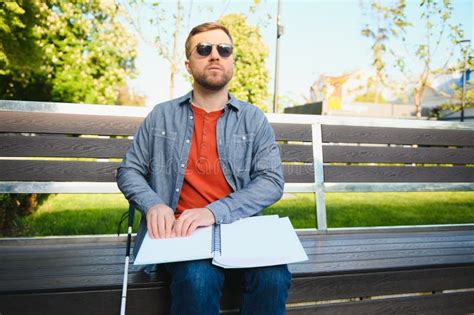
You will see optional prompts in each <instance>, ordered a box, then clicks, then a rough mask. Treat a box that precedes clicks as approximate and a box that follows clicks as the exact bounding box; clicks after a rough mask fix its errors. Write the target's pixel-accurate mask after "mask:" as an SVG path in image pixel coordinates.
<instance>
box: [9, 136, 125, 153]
mask: <svg viewBox="0 0 474 315" xmlns="http://www.w3.org/2000/svg"><path fill="white" fill-rule="evenodd" d="M131 142H132V141H131V140H129V139H97V138H81V137H60V136H46V137H45V136H43V137H42V136H34V137H31V136H9V137H0V156H5V157H71V158H122V157H123V156H124V154H125V152H126V151H127V149H128V147H129V146H130V143H131Z"/></svg>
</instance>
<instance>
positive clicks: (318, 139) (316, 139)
mask: <svg viewBox="0 0 474 315" xmlns="http://www.w3.org/2000/svg"><path fill="white" fill-rule="evenodd" d="M311 131H312V134H313V139H312V140H313V167H314V185H315V187H314V191H315V193H316V218H317V222H318V224H317V228H318V230H322V231H325V230H327V228H328V225H327V219H326V197H325V189H324V169H323V168H324V164H323V137H322V129H321V124H320V123H315V124H312V125H311Z"/></svg>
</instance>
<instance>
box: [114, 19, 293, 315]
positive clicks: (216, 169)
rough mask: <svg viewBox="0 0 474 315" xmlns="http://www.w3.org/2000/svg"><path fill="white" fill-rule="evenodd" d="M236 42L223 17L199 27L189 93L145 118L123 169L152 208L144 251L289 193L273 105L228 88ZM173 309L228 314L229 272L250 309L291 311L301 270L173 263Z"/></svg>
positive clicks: (129, 187) (123, 178)
mask: <svg viewBox="0 0 474 315" xmlns="http://www.w3.org/2000/svg"><path fill="white" fill-rule="evenodd" d="M232 45H233V42H232V37H231V35H230V33H229V31H228V30H227V29H226V28H225V27H223V26H221V25H220V24H217V23H204V24H201V25H198V26H196V27H195V28H193V29H192V30H191V32H190V34H189V36H188V38H187V40H186V45H185V47H186V57H187V60H186V61H185V66H186V69H187V71H188V72H189V74H190V75H191V76H192V77H193V79H194V83H193V90H192V92H190V93H188V94H187V95H185V96H183V97H181V98H178V99H174V100H171V101H169V102H165V103H163V104H159V105H157V106H156V107H155V108H154V109H153V111H152V112H151V113H150V114H149V115H148V116H147V117H146V118H145V120H144V122H143V124H142V125H141V126H140V128H139V130H138V132H137V134H136V135H135V137H134V141H133V143H132V145H131V146H130V148H129V151H128V152H127V154H126V155H125V158H124V160H123V162H122V164H121V165H120V167H119V169H118V173H117V183H118V185H119V187H120V189H121V190H122V192H123V193H124V195H125V196H126V198H127V199H128V200H129V201H130V202H133V203H134V204H136V205H137V206H138V207H139V209H140V210H141V211H142V213H143V216H142V221H141V222H140V229H139V232H138V236H137V242H136V246H135V251H137V249H138V248H139V245H140V243H141V240H142V239H143V237H144V235H145V233H146V231H148V233H150V236H151V237H152V238H168V237H183V236H188V235H190V234H191V233H193V231H194V230H195V229H196V228H198V227H200V226H208V225H212V224H215V223H216V224H226V223H231V222H233V221H235V220H238V219H241V218H245V217H249V216H253V215H256V214H258V213H259V212H260V211H261V210H262V209H263V208H265V207H267V206H269V205H271V204H272V203H274V202H276V201H277V200H279V199H280V198H281V195H282V193H283V176H282V171H281V160H280V154H279V150H278V146H277V144H276V143H275V137H274V134H273V130H272V128H271V126H270V124H269V123H268V121H267V120H266V118H265V116H264V114H263V113H262V112H261V111H260V110H259V109H258V108H257V107H255V106H253V105H250V104H248V103H245V102H242V101H238V100H237V99H236V98H235V97H234V96H233V95H232V94H230V93H229V91H228V83H229V81H230V80H231V78H232V76H233V68H234V59H233V55H232V52H233V46H232ZM166 269H167V270H168V271H169V272H170V274H171V285H170V289H171V296H172V298H171V299H172V301H171V313H172V314H218V313H219V306H220V297H221V293H222V287H223V284H224V279H225V277H226V276H228V275H229V273H233V274H234V276H235V274H238V278H239V279H240V280H241V289H242V290H241V291H242V298H241V301H242V305H241V312H242V313H243V314H283V313H284V312H285V301H286V298H287V295H288V289H289V286H290V279H291V275H290V273H289V271H288V268H287V266H286V265H281V266H270V267H264V268H248V269H241V270H237V271H226V270H224V269H222V268H220V267H217V266H214V265H213V264H212V263H211V260H199V261H187V262H177V263H170V264H166Z"/></svg>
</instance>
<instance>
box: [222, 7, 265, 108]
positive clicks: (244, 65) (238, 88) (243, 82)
mask: <svg viewBox="0 0 474 315" xmlns="http://www.w3.org/2000/svg"><path fill="white" fill-rule="evenodd" d="M219 22H220V23H221V24H222V25H224V26H225V27H227V28H228V29H229V31H230V33H231V35H232V39H233V41H234V59H235V70H234V77H233V79H232V81H230V91H231V92H232V93H233V94H235V96H236V97H237V98H238V99H241V100H244V101H247V102H249V103H252V104H255V105H257V106H258V107H260V108H261V109H262V110H264V111H266V110H267V104H265V102H266V100H267V98H268V97H269V92H268V88H267V85H268V81H269V75H268V69H267V67H266V59H267V57H268V48H267V46H266V45H265V43H264V42H263V39H262V35H261V34H260V30H259V29H258V27H256V26H251V25H248V24H247V21H246V18H245V16H243V15H242V14H227V15H224V16H222V17H221V18H220V19H219Z"/></svg>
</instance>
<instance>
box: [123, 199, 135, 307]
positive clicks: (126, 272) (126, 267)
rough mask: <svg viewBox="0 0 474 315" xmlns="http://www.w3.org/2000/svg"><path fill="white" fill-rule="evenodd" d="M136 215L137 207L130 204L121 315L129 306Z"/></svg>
mask: <svg viewBox="0 0 474 315" xmlns="http://www.w3.org/2000/svg"><path fill="white" fill-rule="evenodd" d="M134 213H135V207H134V206H133V205H132V204H130V208H129V209H128V235H127V251H126V253H125V268H124V271H123V285H122V303H121V305H120V315H125V308H126V304H127V286H128V265H129V262H130V247H131V244H132V227H133V215H134Z"/></svg>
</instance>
